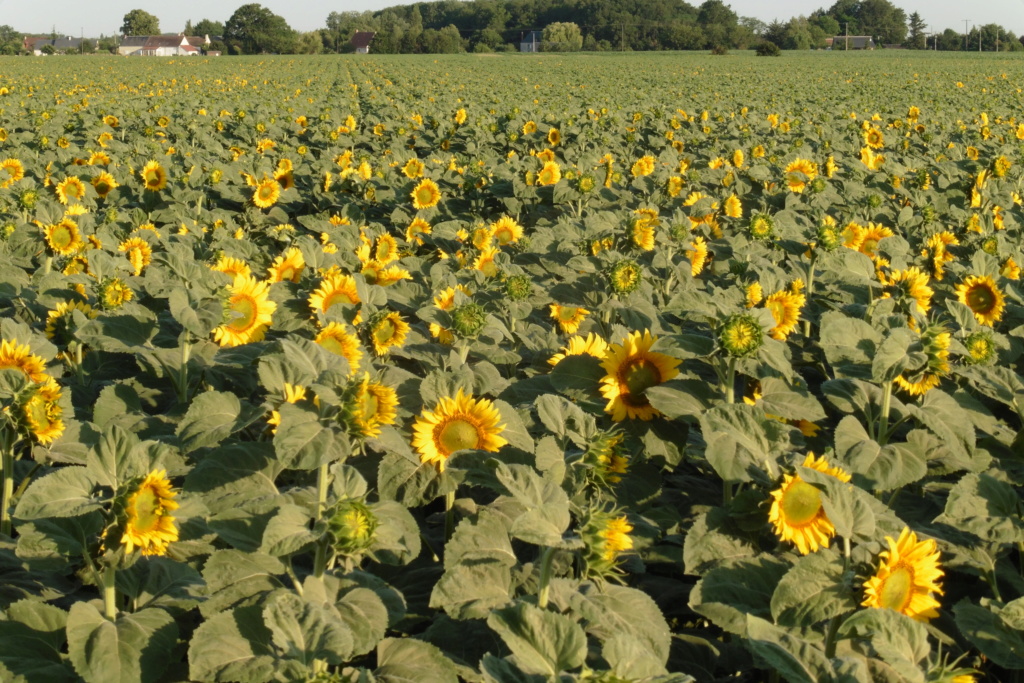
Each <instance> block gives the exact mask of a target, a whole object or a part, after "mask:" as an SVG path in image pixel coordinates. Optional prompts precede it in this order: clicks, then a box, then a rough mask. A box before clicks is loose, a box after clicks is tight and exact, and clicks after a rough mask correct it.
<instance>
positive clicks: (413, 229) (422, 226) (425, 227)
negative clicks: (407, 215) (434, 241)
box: [405, 218, 432, 244]
mask: <svg viewBox="0 0 1024 683" xmlns="http://www.w3.org/2000/svg"><path fill="white" fill-rule="evenodd" d="M431 232H432V228H431V227H430V223H428V222H426V221H425V220H423V219H422V218H414V219H412V223H409V227H407V228H406V229H405V241H406V242H415V243H416V244H423V238H422V237H420V235H429V234H430V233H431Z"/></svg>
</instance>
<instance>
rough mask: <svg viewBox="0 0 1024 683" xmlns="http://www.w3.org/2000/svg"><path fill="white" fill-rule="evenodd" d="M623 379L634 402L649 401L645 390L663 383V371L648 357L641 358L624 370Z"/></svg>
mask: <svg viewBox="0 0 1024 683" xmlns="http://www.w3.org/2000/svg"><path fill="white" fill-rule="evenodd" d="M621 377H622V381H623V383H624V384H625V385H626V388H627V389H629V396H630V397H631V398H632V400H633V401H634V402H641V401H642V402H643V403H647V397H646V396H644V392H645V391H647V390H648V389H649V388H650V387H653V386H655V385H657V384H660V383H661V373H660V372H659V371H658V366H656V365H655V364H654V363H652V362H651V361H649V360H647V359H646V358H640V359H637V360H635V361H633V362H632V363H630V364H629V365H628V366H627V367H626V368H625V369H624V370H623V372H622V375H621Z"/></svg>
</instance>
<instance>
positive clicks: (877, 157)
mask: <svg viewBox="0 0 1024 683" xmlns="http://www.w3.org/2000/svg"><path fill="white" fill-rule="evenodd" d="M860 162H861V163H862V164H864V165H865V166H867V167H868V169H869V170H872V171H877V170H878V169H880V168H882V164H883V163H885V157H884V156H882V155H881V154H875V153H874V152H872V151H871V148H870V147H862V148H861V150H860Z"/></svg>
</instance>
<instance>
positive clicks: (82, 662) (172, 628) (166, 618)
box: [67, 602, 178, 683]
mask: <svg viewBox="0 0 1024 683" xmlns="http://www.w3.org/2000/svg"><path fill="white" fill-rule="evenodd" d="M67 632H68V656H69V657H70V659H71V663H72V664H74V666H75V671H77V672H78V674H79V675H80V676H81V677H82V678H84V679H85V680H86V681H88V682H89V683H93V682H94V681H95V682H96V683H99V682H100V681H104V682H107V681H109V682H111V683H136V682H138V683H141V682H142V681H152V680H156V679H158V678H159V677H160V676H161V675H162V674H163V672H164V670H165V668H166V666H167V665H168V664H169V663H170V662H171V654H172V653H173V651H174V645H175V642H176V641H177V639H178V626H177V624H176V623H175V621H174V619H173V617H171V615H170V614H168V613H167V612H165V611H164V610H162V609H156V608H150V609H144V610H140V611H138V612H133V613H123V614H121V615H119V616H118V617H117V618H116V619H115V620H113V621H111V620H109V619H107V618H106V617H104V616H103V615H102V614H100V611H99V610H98V609H96V607H95V606H94V605H92V604H91V603H88V602H76V603H75V604H73V605H72V606H71V610H70V612H69V613H68V626H67Z"/></svg>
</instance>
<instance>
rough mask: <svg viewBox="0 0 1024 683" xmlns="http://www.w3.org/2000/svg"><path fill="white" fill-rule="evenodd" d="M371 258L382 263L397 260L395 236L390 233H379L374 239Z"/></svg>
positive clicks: (385, 263)
mask: <svg viewBox="0 0 1024 683" xmlns="http://www.w3.org/2000/svg"><path fill="white" fill-rule="evenodd" d="M373 258H374V260H375V261H379V262H380V263H382V264H384V265H387V264H389V263H391V262H392V261H397V260H398V258H399V254H398V242H397V241H396V240H395V238H394V237H392V236H391V235H381V236H380V237H378V238H377V239H376V240H374V243H373Z"/></svg>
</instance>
